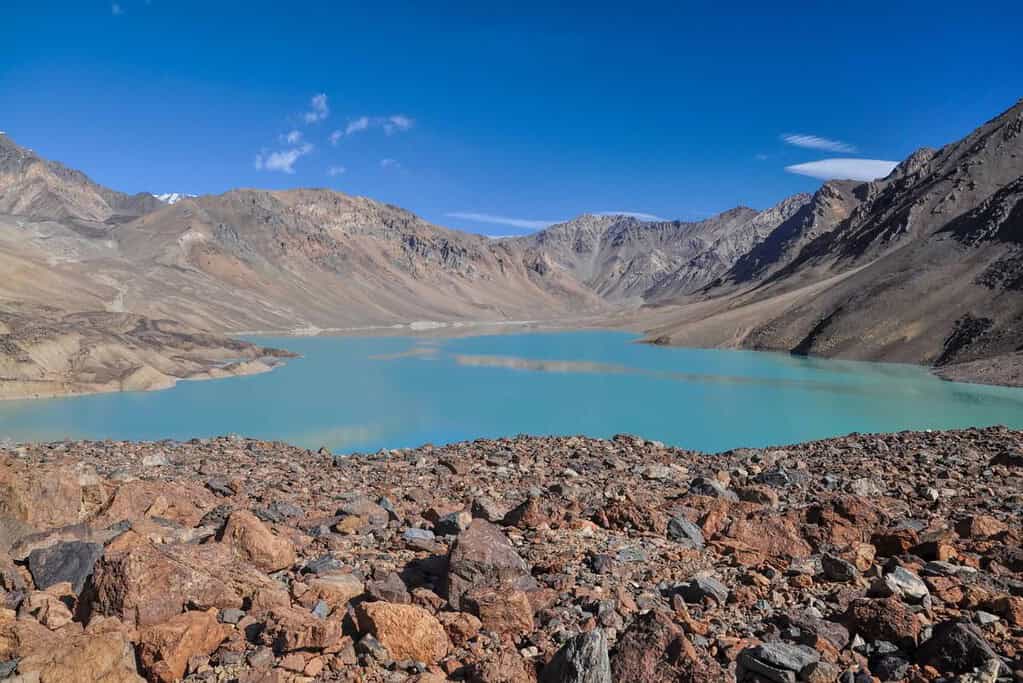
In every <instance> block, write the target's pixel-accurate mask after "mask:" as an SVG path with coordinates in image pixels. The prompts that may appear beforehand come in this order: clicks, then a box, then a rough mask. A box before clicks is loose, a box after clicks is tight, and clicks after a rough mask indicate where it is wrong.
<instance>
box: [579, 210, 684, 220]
mask: <svg viewBox="0 0 1023 683" xmlns="http://www.w3.org/2000/svg"><path fill="white" fill-rule="evenodd" d="M595 214H596V215H597V216H630V217H632V218H638V219H639V220H641V221H666V220H668V219H667V218H661V217H660V216H655V215H654V214H652V213H643V212H642V211H596V212H595Z"/></svg>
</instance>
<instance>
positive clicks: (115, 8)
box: [110, 2, 124, 17]
mask: <svg viewBox="0 0 1023 683" xmlns="http://www.w3.org/2000/svg"><path fill="white" fill-rule="evenodd" d="M110 13H111V14H113V15H114V16H115V17H119V16H121V15H122V14H124V8H123V7H121V3H119V2H115V3H113V4H112V5H110Z"/></svg>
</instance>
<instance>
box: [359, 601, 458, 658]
mask: <svg viewBox="0 0 1023 683" xmlns="http://www.w3.org/2000/svg"><path fill="white" fill-rule="evenodd" d="M355 614H356V619H357V621H358V624H359V630H360V631H362V632H366V633H369V634H371V635H373V636H374V637H375V638H376V639H377V640H378V641H380V644H381V645H383V646H384V647H385V648H387V651H388V652H389V653H390V654H391V657H393V658H394V659H399V660H401V659H411V660H413V661H417V662H426V663H428V664H435V663H436V662H437V661H439V660H440V659H442V658H444V657H445V656H446V655H447V653H448V650H450V649H451V642H450V641H449V640H448V635H447V633H446V632H445V631H444V627H443V626H442V625H441V623H440V622H439V621H437V618H436V617H434V616H433V615H432V614H430V613H429V612H427V611H426V610H425V609H423V608H422V607H417V606H415V605H395V604H392V603H388V602H364V603H360V604H359V605H358V606H357V607H356V608H355Z"/></svg>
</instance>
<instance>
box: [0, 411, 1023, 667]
mask: <svg viewBox="0 0 1023 683" xmlns="http://www.w3.org/2000/svg"><path fill="white" fill-rule="evenodd" d="M1021 485H1023V434H1021V433H1019V432H1012V431H1008V430H1005V429H999V428H994V429H985V430H967V431H961V432H928V433H909V432H907V433H902V434H888V435H852V436H849V437H845V438H840V439H832V440H827V441H819V442H813V443H807V444H798V445H793V446H787V447H783V448H774V449H755V450H751V449H743V450H737V451H731V452H728V453H724V454H718V455H715V456H713V457H708V455H707V454H702V453H695V452H690V451H682V450H678V449H674V448H667V447H665V446H663V445H662V444H659V443H656V442H651V441H647V440H644V439H642V438H637V437H631V436H626V435H620V436H618V437H615V438H614V439H613V440H609V441H608V440H600V439H586V438H580V437H570V438H555V437H549V438H536V437H517V438H515V439H501V440H482V439H481V440H477V441H473V442H471V443H460V444H452V445H449V446H444V447H442V448H434V447H432V446H426V447H422V448H414V449H405V450H400V451H389V452H384V453H380V454H377V455H366V456H345V457H337V458H334V457H332V456H331V455H330V454H329V453H327V452H325V451H322V452H319V453H314V452H311V451H307V450H304V449H300V448H295V447H292V446H289V445H287V444H283V443H280V442H264V441H255V440H247V439H242V438H237V437H234V438H232V437H221V438H215V439H194V440H192V441H190V442H188V443H177V442H170V441H163V442H158V443H152V442H149V443H125V442H59V443H51V444H26V445H22V446H9V447H8V448H7V449H4V448H2V447H0V603H2V604H0V668H2V671H3V675H4V676H5V677H6V676H9V675H14V676H16V678H15V679H14V680H18V681H39V682H40V683H58V682H59V683H92V682H93V681H97V680H102V681H105V682H107V683H142V681H144V680H148V681H152V682H154V683H157V682H160V683H163V682H166V683H170V682H171V681H177V680H182V679H183V680H186V681H194V682H199V681H239V682H240V683H257V682H261V681H275V682H279V683H299V682H306V681H313V680H317V681H364V682H371V683H373V682H380V683H382V682H384V681H399V680H401V681H409V682H410V683H435V682H439V681H444V680H465V681H470V682H471V683H584V682H585V683H612V681H620V682H624V681H636V682H638V683H639V682H641V683H660V682H665V683H667V682H669V681H671V682H677V681H681V682H683V683H686V682H691V683H698V682H699V683H703V682H717V681H721V682H724V681H740V682H742V683H754V682H756V681H779V682H784V681H796V680H799V681H828V682H833V681H872V680H873V681H914V682H918V683H924V682H927V681H958V682H959V683H979V682H981V681H985V682H989V681H990V682H993V681H1001V680H1006V681H1009V680H1018V679H1019V678H1020V677H1021V676H1023V597H1021V595H1020V594H1021V586H1023V553H1021V551H1020V543H1021V541H1023V528H1021V526H1020V519H1021V517H1020V513H1021V502H1020V495H1019V491H1020V486H1021ZM143 677H144V678H143Z"/></svg>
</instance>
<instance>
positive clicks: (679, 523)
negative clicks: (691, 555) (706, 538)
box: [668, 516, 703, 548]
mask: <svg viewBox="0 0 1023 683" xmlns="http://www.w3.org/2000/svg"><path fill="white" fill-rule="evenodd" d="M668 538H670V539H671V540H673V541H675V542H676V543H678V544H680V545H683V546H685V547H687V548H702V547H703V532H702V531H700V527H698V526H696V525H695V524H693V523H692V522H690V521H689V520H688V519H686V518H685V517H682V516H678V517H672V518H671V519H670V520H668Z"/></svg>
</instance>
